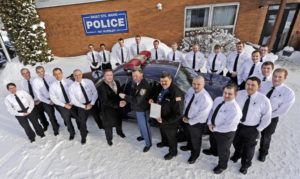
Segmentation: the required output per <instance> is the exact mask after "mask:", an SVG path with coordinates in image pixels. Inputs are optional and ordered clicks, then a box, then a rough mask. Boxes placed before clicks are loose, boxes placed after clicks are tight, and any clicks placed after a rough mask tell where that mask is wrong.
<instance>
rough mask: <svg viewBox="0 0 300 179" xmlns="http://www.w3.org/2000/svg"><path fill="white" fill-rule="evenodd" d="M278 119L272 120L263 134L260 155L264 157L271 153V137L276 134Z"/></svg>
mask: <svg viewBox="0 0 300 179" xmlns="http://www.w3.org/2000/svg"><path fill="white" fill-rule="evenodd" d="M278 119H279V118H278V117H275V118H272V119H271V123H270V124H269V126H268V127H266V128H265V129H264V130H263V131H262V132H261V138H260V148H259V154H260V155H262V156H266V155H268V153H269V148H270V144H271V137H272V135H273V134H274V132H275V129H276V126H277V123H278Z"/></svg>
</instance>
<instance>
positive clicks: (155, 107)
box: [150, 103, 161, 119]
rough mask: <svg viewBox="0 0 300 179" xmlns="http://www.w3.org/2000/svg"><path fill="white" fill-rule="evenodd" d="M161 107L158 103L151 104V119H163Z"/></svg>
mask: <svg viewBox="0 0 300 179" xmlns="http://www.w3.org/2000/svg"><path fill="white" fill-rule="evenodd" d="M160 114H161V105H160V104H157V103H151V106H150V117H151V118H155V119H158V118H161V115H160Z"/></svg>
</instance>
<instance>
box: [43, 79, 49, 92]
mask: <svg viewBox="0 0 300 179" xmlns="http://www.w3.org/2000/svg"><path fill="white" fill-rule="evenodd" d="M43 81H44V84H45V86H46V88H47V91H49V85H48V83H47V81H46V80H45V78H43Z"/></svg>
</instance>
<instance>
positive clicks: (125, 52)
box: [116, 46, 130, 64]
mask: <svg viewBox="0 0 300 179" xmlns="http://www.w3.org/2000/svg"><path fill="white" fill-rule="evenodd" d="M121 49H123V57H124V58H123V59H124V62H123V63H126V62H129V61H130V53H129V49H128V48H127V47H125V46H124V47H118V48H117V50H116V57H117V63H119V64H123V63H122V53H121Z"/></svg>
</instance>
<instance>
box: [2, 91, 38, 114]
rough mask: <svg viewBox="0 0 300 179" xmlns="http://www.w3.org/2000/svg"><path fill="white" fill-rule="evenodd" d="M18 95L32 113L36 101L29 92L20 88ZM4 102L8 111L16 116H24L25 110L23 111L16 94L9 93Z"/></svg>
mask: <svg viewBox="0 0 300 179" xmlns="http://www.w3.org/2000/svg"><path fill="white" fill-rule="evenodd" d="M16 95H17V96H18V97H19V99H20V101H21V102H22V104H23V105H24V107H25V108H28V110H27V112H28V113H31V111H32V110H33V108H34V101H33V99H32V97H31V96H30V94H28V93H27V92H26V91H23V90H19V91H17V92H16ZM4 104H5V105H6V108H7V111H8V112H9V113H10V114H11V115H14V116H24V112H19V111H21V110H22V109H21V107H20V105H19V103H18V102H17V100H16V97H15V95H14V94H9V95H8V96H6V98H5V100H4Z"/></svg>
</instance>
